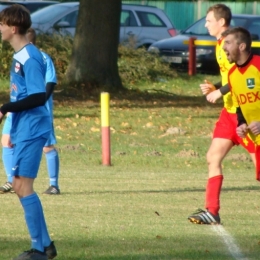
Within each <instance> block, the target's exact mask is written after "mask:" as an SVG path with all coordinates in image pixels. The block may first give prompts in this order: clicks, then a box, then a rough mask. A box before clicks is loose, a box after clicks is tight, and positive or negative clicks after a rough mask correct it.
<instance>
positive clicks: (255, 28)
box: [247, 20, 260, 40]
mask: <svg viewBox="0 0 260 260" xmlns="http://www.w3.org/2000/svg"><path fill="white" fill-rule="evenodd" d="M259 28H260V21H258V20H256V21H253V22H252V23H251V24H250V25H249V26H248V28H247V29H248V31H249V32H250V33H251V34H253V35H254V36H256V37H257V38H254V40H259V39H260V31H259Z"/></svg>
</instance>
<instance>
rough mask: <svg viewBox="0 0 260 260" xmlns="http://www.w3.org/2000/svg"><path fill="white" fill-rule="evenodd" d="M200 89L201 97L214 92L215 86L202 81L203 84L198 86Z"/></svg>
mask: <svg viewBox="0 0 260 260" xmlns="http://www.w3.org/2000/svg"><path fill="white" fill-rule="evenodd" d="M200 89H201V91H202V94H203V95H208V94H209V93H210V92H212V91H214V90H216V88H215V86H214V85H213V84H212V83H211V82H209V81H208V80H204V83H203V84H200Z"/></svg>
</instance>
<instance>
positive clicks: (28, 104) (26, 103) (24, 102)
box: [0, 92, 46, 115]
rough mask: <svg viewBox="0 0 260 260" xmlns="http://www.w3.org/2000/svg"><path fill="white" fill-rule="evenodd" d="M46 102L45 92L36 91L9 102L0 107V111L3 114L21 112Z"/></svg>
mask: <svg viewBox="0 0 260 260" xmlns="http://www.w3.org/2000/svg"><path fill="white" fill-rule="evenodd" d="M45 102H46V93H45V92H42V93H36V94H31V95H29V96H27V97H26V98H24V99H21V100H18V101H16V102H9V103H6V104H4V105H2V106H1V107H0V112H1V113H2V114H3V115H5V114H6V113H7V112H21V111H24V110H29V109H32V108H35V107H39V106H43V105H44V104H45Z"/></svg>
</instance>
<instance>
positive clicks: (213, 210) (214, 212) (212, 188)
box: [188, 4, 255, 224]
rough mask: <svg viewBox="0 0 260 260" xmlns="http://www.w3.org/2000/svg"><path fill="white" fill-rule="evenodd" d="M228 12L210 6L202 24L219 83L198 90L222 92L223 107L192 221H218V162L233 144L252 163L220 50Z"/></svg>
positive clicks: (212, 99) (213, 95)
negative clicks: (200, 204)
mask: <svg viewBox="0 0 260 260" xmlns="http://www.w3.org/2000/svg"><path fill="white" fill-rule="evenodd" d="M231 17H232V15H231V11H230V9H229V7H227V6H226V5H224V4H216V5H213V6H211V7H210V8H209V9H208V11H207V16H206V24H205V27H207V29H208V31H209V34H210V35H211V36H214V37H216V38H217V46H216V59H217V62H218V64H219V68H220V74H221V83H219V84H216V85H215V86H214V85H213V84H211V83H209V82H208V81H205V83H204V84H201V85H200V87H201V90H202V93H203V94H204V95H206V96H207V100H208V101H209V102H212V103H214V102H215V101H216V99H218V98H219V97H221V96H222V95H223V100H224V108H223V109H222V111H221V113H220V116H219V119H218V121H217V123H216V125H215V129H214V132H213V138H212V142H211V145H210V148H209V150H208V152H207V162H208V175H209V178H208V181H207V186H206V203H205V204H206V205H205V208H206V210H201V209H199V210H198V211H197V212H195V213H193V214H192V215H191V216H189V217H188V219H189V221H190V222H192V223H195V224H220V217H219V210H220V192H221V187H222V182H223V173H222V166H221V164H222V161H223V159H224V158H225V156H226V155H227V153H228V152H229V151H230V150H231V149H232V147H233V146H234V145H241V146H243V147H244V148H245V149H246V150H247V151H248V152H249V153H250V155H251V158H252V160H253V162H254V163H255V154H254V152H255V147H254V143H253V142H252V140H251V139H250V138H249V137H248V136H246V135H245V136H243V138H241V137H239V136H238V135H237V133H236V127H237V116H236V107H235V106H234V104H233V102H232V97H231V94H230V88H229V86H228V71H229V69H230V68H231V67H232V66H233V65H232V64H230V62H229V60H228V59H227V57H226V53H225V52H224V50H223V49H222V47H223V44H224V40H225V39H224V38H223V37H222V33H223V32H225V31H226V30H227V29H228V28H229V25H230V21H231Z"/></svg>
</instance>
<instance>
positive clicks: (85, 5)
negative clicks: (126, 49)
mask: <svg viewBox="0 0 260 260" xmlns="http://www.w3.org/2000/svg"><path fill="white" fill-rule="evenodd" d="M120 15H121V0H106V1H103V0H102V1H97V0H80V8H79V15H78V22H77V28H76V33H75V37H74V42H73V49H72V57H71V62H70V64H69V66H68V69H67V72H66V79H67V82H68V83H69V84H74V85H75V84H76V85H81V86H83V87H86V89H94V88H100V89H104V90H107V89H113V90H117V89H120V88H122V82H121V79H120V77H119V73H118V66H117V58H118V42H119V26H120Z"/></svg>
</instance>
